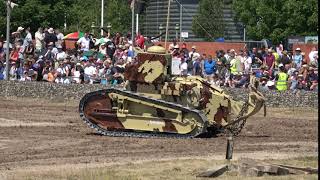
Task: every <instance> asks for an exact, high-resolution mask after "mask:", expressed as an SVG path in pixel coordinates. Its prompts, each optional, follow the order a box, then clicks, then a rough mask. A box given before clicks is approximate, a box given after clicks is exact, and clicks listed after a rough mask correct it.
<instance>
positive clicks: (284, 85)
mask: <svg viewBox="0 0 320 180" xmlns="http://www.w3.org/2000/svg"><path fill="white" fill-rule="evenodd" d="M278 67H279V70H280V72H279V73H278V74H277V75H276V88H277V90H278V91H286V90H287V89H288V79H289V76H288V74H287V73H285V68H284V66H283V64H279V66H278Z"/></svg>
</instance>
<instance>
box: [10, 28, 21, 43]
mask: <svg viewBox="0 0 320 180" xmlns="http://www.w3.org/2000/svg"><path fill="white" fill-rule="evenodd" d="M23 30H24V28H23V27H21V26H19V27H18V29H17V31H15V32H13V33H12V34H11V35H12V38H13V39H14V43H17V42H21V41H22V42H21V43H23V39H22V32H23Z"/></svg>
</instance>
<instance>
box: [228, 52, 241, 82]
mask: <svg viewBox="0 0 320 180" xmlns="http://www.w3.org/2000/svg"><path fill="white" fill-rule="evenodd" d="M235 53H236V52H235V50H234V49H231V50H230V57H229V60H230V72H231V74H232V76H231V79H232V78H233V76H234V75H239V74H240V73H241V59H240V57H239V56H237V57H236V56H235Z"/></svg>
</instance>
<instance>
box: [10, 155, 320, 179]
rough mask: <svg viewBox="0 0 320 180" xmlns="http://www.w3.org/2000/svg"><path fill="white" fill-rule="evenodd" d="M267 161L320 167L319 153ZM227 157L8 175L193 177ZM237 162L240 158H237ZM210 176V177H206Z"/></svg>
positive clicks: (93, 177) (304, 177)
mask: <svg viewBox="0 0 320 180" xmlns="http://www.w3.org/2000/svg"><path fill="white" fill-rule="evenodd" d="M265 162H269V163H275V164H285V165H293V166H300V167H313V168H316V167H317V162H318V159H317V157H302V158H294V159H287V160H266V161H265ZM225 163H226V162H225V161H214V160H172V161H159V162H158V161H153V162H144V163H128V164H126V165H114V166H110V167H104V168H101V167H99V168H88V167H87V168H82V169H79V168H78V169H77V168H72V167H71V168H69V169H64V170H54V169H52V170H50V171H41V169H39V172H19V173H14V175H13V176H11V177H10V178H8V179H19V180H20V179H23V180H29V179H30V180H31V179H32V180H38V179H39V180H40V179H41V180H42V179H46V180H56V179H59V180H60V179H63V180H117V179H121V180H140V179H152V180H154V179H159V180H160V179H167V180H185V179H187V180H189V179H190V180H192V179H197V180H198V179H200V180H201V179H203V180H205V179H206V178H196V175H197V174H198V173H200V172H203V171H205V170H207V169H210V168H212V167H214V166H218V165H223V164H225ZM233 163H237V162H233ZM317 178H318V176H317V175H298V176H278V177H275V176H263V177H242V176H238V175H237V174H232V173H226V174H225V175H223V176H221V177H220V178H219V179H222V180H231V179H232V180H233V179H239V180H242V179H249V180H254V179H259V180H274V179H275V180H289V179H310V180H311V179H317ZM206 180H207V179H206Z"/></svg>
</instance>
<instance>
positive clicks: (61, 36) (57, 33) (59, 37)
mask: <svg viewBox="0 0 320 180" xmlns="http://www.w3.org/2000/svg"><path fill="white" fill-rule="evenodd" d="M55 33H56V36H57V39H58V41H57V42H56V46H59V45H60V46H62V42H63V38H64V35H63V34H62V33H61V32H60V30H59V29H56V30H55Z"/></svg>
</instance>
